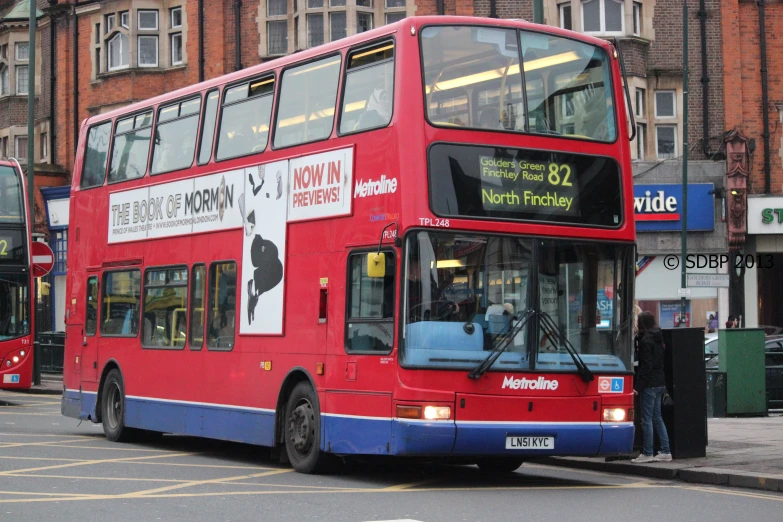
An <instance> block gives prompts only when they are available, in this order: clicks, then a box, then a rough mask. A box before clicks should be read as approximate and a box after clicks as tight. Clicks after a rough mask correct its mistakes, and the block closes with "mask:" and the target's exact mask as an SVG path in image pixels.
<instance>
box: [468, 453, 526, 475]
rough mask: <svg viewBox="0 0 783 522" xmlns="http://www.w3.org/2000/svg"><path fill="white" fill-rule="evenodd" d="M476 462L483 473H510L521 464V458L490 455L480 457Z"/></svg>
mask: <svg viewBox="0 0 783 522" xmlns="http://www.w3.org/2000/svg"><path fill="white" fill-rule="evenodd" d="M476 464H478V467H479V469H480V470H481V471H483V472H484V473H512V472H514V471H516V470H517V469H519V467H520V466H521V465H522V459H519V458H508V457H492V458H486V459H480V460H479V461H478V462H477V463H476Z"/></svg>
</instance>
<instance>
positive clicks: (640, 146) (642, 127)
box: [636, 122, 676, 161]
mask: <svg viewBox="0 0 783 522" xmlns="http://www.w3.org/2000/svg"><path fill="white" fill-rule="evenodd" d="M646 139H647V124H646V123H641V122H636V159H638V160H639V161H644V153H645V150H644V148H645V145H647V143H645V142H646ZM675 148H676V145H675Z"/></svg>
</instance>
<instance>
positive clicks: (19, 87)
mask: <svg viewBox="0 0 783 522" xmlns="http://www.w3.org/2000/svg"><path fill="white" fill-rule="evenodd" d="M29 84H30V78H29V69H28V67H27V66H26V65H25V66H19V65H17V66H16V94H27V91H28V90H29Z"/></svg>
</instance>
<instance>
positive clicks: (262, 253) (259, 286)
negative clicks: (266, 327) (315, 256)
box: [247, 234, 283, 323]
mask: <svg viewBox="0 0 783 522" xmlns="http://www.w3.org/2000/svg"><path fill="white" fill-rule="evenodd" d="M250 259H251V260H252V263H253V266H254V267H255V271H253V278H252V279H250V280H248V282H247V293H248V301H247V322H248V323H252V322H253V320H254V319H255V309H256V305H257V304H258V298H259V297H260V296H261V294H263V293H264V292H268V291H269V290H271V289H273V288H274V287H276V286H277V285H278V284H279V283H280V281H282V280H283V263H281V262H280V258H279V257H278V250H277V245H275V244H274V243H272V242H271V241H269V240H266V239H264V238H262V237H261V236H260V235H258V234H256V237H254V238H253V244H252V245H251V246H250Z"/></svg>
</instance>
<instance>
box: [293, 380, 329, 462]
mask: <svg viewBox="0 0 783 522" xmlns="http://www.w3.org/2000/svg"><path fill="white" fill-rule="evenodd" d="M284 436H285V450H286V453H287V455H288V460H289V461H290V462H291V466H293V468H294V470H296V471H298V472H299V473H325V472H328V471H329V470H330V469H331V468H332V467H333V466H334V464H335V460H336V457H334V456H333V455H330V454H327V453H325V452H323V451H321V410H320V408H319V406H318V397H317V395H316V393H315V390H313V387H312V386H310V384H309V383H308V382H300V383H299V384H297V385H296V386H294V389H293V390H292V391H291V395H289V396H288V401H287V403H286V408H285V424H284Z"/></svg>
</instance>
